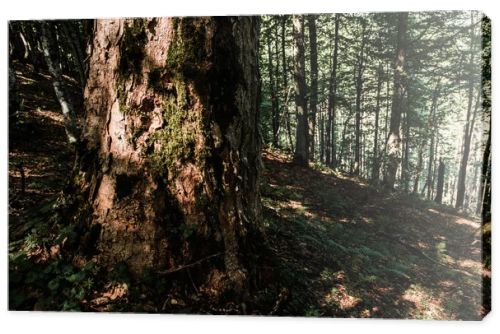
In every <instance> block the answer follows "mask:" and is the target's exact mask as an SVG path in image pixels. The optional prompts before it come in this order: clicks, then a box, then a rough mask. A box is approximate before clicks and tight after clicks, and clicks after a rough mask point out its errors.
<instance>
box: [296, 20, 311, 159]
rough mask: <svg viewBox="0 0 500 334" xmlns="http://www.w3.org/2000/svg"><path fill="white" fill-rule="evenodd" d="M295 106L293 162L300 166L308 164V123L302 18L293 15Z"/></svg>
mask: <svg viewBox="0 0 500 334" xmlns="http://www.w3.org/2000/svg"><path fill="white" fill-rule="evenodd" d="M293 42H294V62H293V65H294V66H293V79H294V84H295V105H296V108H297V130H296V138H295V153H294V156H293V161H294V162H295V163H296V164H299V165H302V166H308V163H309V149H308V148H309V144H308V142H309V141H308V137H309V136H308V122H307V102H306V94H307V91H306V69H305V55H304V17H303V16H302V15H293Z"/></svg>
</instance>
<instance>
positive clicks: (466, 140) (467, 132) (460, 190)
mask: <svg viewBox="0 0 500 334" xmlns="http://www.w3.org/2000/svg"><path fill="white" fill-rule="evenodd" d="M473 25H474V20H473V16H472V13H471V32H470V48H469V49H470V56H469V68H471V69H472V67H473V65H474V29H473V28H472V27H473ZM467 99H468V100H467V116H466V121H465V125H464V135H463V140H462V143H463V146H462V148H463V150H462V159H461V160H460V169H459V172H458V181H457V199H456V202H455V208H456V209H461V208H462V207H463V204H464V195H465V180H466V177H467V163H468V161H469V154H470V144H471V139H472V130H473V128H474V124H473V122H472V123H471V114H472V104H473V99H474V81H473V78H470V79H469V85H468V88H467ZM476 105H477V104H476Z"/></svg>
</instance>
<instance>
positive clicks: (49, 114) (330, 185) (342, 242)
mask: <svg viewBox="0 0 500 334" xmlns="http://www.w3.org/2000/svg"><path fill="white" fill-rule="evenodd" d="M16 70H17V76H18V82H19V84H20V86H21V87H20V91H21V93H22V98H23V100H24V102H23V105H24V111H23V112H21V113H20V114H19V115H18V121H17V123H16V124H12V123H11V124H9V256H10V257H9V258H10V270H9V282H10V300H9V305H10V308H13V309H26V308H31V309H33V308H34V309H51V308H54V307H61V308H62V309H80V306H81V301H82V299H83V298H84V296H87V295H88V294H89V291H92V290H93V289H95V286H96V282H94V281H93V279H94V276H93V275H94V274H95V272H94V271H93V270H94V269H93V268H90V267H89V268H87V267H86V268H84V270H83V271H78V270H77V269H75V268H74V267H71V266H70V265H68V264H65V263H62V262H61V261H59V262H57V261H55V262H51V264H50V265H45V266H42V265H40V263H39V262H36V263H33V262H30V261H27V258H29V257H35V258H39V259H43V258H44V257H45V258H51V257H52V252H55V253H57V249H53V248H50V247H49V250H48V251H47V250H46V249H44V248H43V247H40V244H43V243H44V242H46V243H47V244H50V243H53V241H54V238H56V237H57V238H59V237H60V236H61V235H63V236H64V235H65V234H64V231H62V232H61V231H50V232H49V233H47V232H46V231H45V232H44V231H41V229H42V228H43V227H44V226H46V225H47V223H46V221H44V219H46V218H47V217H50V214H49V213H48V212H49V211H50V210H52V207H53V204H54V203H55V200H56V199H57V197H58V194H59V193H60V191H61V190H62V189H63V187H64V184H65V182H66V179H67V176H68V175H69V173H70V170H71V166H72V162H73V154H72V153H71V151H70V150H69V149H68V146H67V145H66V137H65V132H64V127H63V124H62V117H61V115H60V113H59V106H58V104H57V103H56V102H55V101H56V100H55V98H54V96H53V95H52V89H51V86H50V81H49V80H48V77H47V76H44V75H37V76H36V77H35V75H34V74H33V69H32V68H29V67H25V68H23V67H19V68H16ZM67 84H68V86H71V85H73V84H74V82H73V81H71V80H69V79H68V82H67ZM263 162H264V166H265V168H264V171H263V176H262V185H261V191H262V203H263V216H264V224H265V228H266V231H267V235H268V237H269V239H270V245H271V247H272V252H273V253H274V255H275V258H276V261H275V262H276V263H279V272H280V275H279V280H278V281H276V282H275V283H274V284H275V285H276V287H277V291H281V292H282V293H281V295H280V297H278V300H277V302H276V304H275V306H274V308H273V310H272V311H270V310H268V311H263V312H262V313H266V314H269V313H271V314H276V315H305V316H334V317H381V318H416V319H467V320H475V319H480V318H481V317H482V315H483V314H484V312H485V311H484V310H483V308H482V279H483V278H484V277H487V276H489V272H486V271H485V270H484V269H483V266H482V262H481V261H482V259H481V240H480V237H481V236H480V224H479V223H478V222H476V221H474V219H472V218H468V217H464V216H461V215H459V214H458V213H456V212H455V211H454V210H452V209H450V208H447V207H444V206H438V205H436V204H434V203H432V202H426V201H422V200H420V199H418V198H417V197H414V196H410V195H404V194H400V193H397V192H387V191H383V190H381V189H378V188H376V187H373V186H371V185H369V184H367V183H366V182H365V181H364V180H360V179H357V178H352V177H347V176H343V175H342V174H340V173H337V172H334V171H333V170H330V169H328V168H325V167H322V166H319V165H316V166H312V165H311V168H308V169H307V168H303V167H299V166H296V165H294V164H292V163H291V159H290V157H289V156H287V155H286V154H285V153H283V152H280V151H277V150H270V149H266V150H265V151H264V152H263ZM21 166H22V167H21ZM21 171H23V173H24V178H25V189H24V193H23V190H22V182H21V174H22V173H21ZM49 219H50V218H49ZM70 232H71V231H69V232H68V233H66V236H65V238H68V237H71V233H70ZM44 235H49V237H44ZM44 238H45V239H44ZM46 253H50V254H46ZM47 263H48V262H47ZM107 287H108V288H109V286H107ZM106 293H107V295H106ZM106 293H104V295H106V296H107V297H106V298H108V299H107V300H108V301H114V300H115V299H120V298H122V297H123V289H121V285H115V286H113V287H112V288H111V290H110V292H106ZM275 297H276V296H274V295H273V298H275ZM101 298H103V297H101ZM106 298H104V299H106ZM124 301H126V298H125V299H124ZM61 305H62V306H61ZM82 309H85V307H83V308H82ZM104 309H105V308H104ZM110 310H113V309H110ZM144 310H146V308H144ZM146 311H147V310H146Z"/></svg>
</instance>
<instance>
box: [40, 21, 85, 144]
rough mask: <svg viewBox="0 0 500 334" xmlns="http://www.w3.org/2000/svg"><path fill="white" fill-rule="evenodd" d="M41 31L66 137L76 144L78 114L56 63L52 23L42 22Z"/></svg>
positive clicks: (44, 53)
mask: <svg viewBox="0 0 500 334" xmlns="http://www.w3.org/2000/svg"><path fill="white" fill-rule="evenodd" d="M41 31H42V34H41V36H40V39H41V43H42V49H43V55H44V57H45V61H46V63H47V67H48V69H49V73H50V75H51V76H52V86H53V87H54V92H55V95H56V97H57V101H58V102H59V105H60V106H61V112H62V114H63V119H64V127H65V130H66V136H67V137H68V142H69V143H70V144H76V143H77V142H78V139H79V130H78V126H77V120H76V112H75V109H74V106H73V105H72V103H71V100H70V98H69V95H68V92H67V91H66V89H65V87H64V82H63V78H62V74H61V68H60V65H59V64H58V63H56V62H55V58H56V57H55V54H56V53H57V48H56V46H55V45H54V38H55V35H54V31H53V26H52V23H47V22H42V23H41Z"/></svg>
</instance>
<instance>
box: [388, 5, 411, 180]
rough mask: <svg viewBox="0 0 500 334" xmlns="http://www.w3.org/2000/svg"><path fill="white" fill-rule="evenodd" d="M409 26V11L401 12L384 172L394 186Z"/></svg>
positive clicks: (399, 154)
mask: <svg viewBox="0 0 500 334" xmlns="http://www.w3.org/2000/svg"><path fill="white" fill-rule="evenodd" d="M407 28H408V13H407V12H405V13H399V19H398V36H397V45H396V58H395V61H394V93H393V97H392V107H391V108H392V109H391V122H390V124H389V135H388V137H387V144H386V147H387V166H386V169H385V174H384V184H385V186H386V187H388V188H393V187H394V183H395V181H396V172H397V169H398V165H399V163H400V161H401V136H400V133H399V126H400V124H401V111H402V108H403V95H404V78H403V77H404V66H405V57H406V44H407V43H406V30H407Z"/></svg>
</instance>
